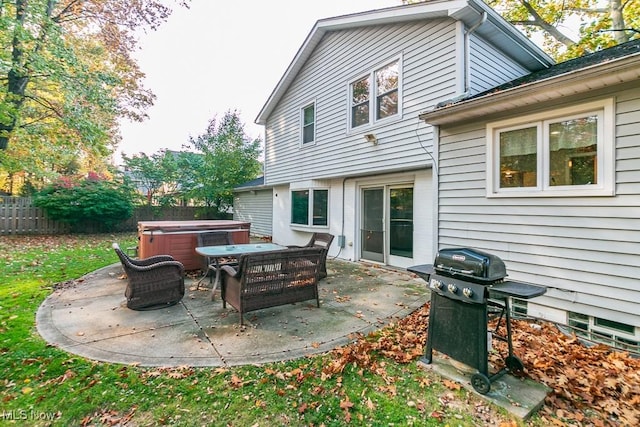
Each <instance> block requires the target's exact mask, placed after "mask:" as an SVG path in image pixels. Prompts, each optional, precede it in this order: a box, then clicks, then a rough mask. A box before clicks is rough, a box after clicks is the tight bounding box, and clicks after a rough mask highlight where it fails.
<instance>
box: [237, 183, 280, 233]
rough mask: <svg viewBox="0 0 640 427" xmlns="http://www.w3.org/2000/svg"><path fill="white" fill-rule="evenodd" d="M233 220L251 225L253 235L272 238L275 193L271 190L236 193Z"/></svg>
mask: <svg viewBox="0 0 640 427" xmlns="http://www.w3.org/2000/svg"><path fill="white" fill-rule="evenodd" d="M233 219H234V220H236V221H247V222H250V223H251V230H250V232H251V234H252V235H257V236H271V235H272V227H273V191H272V190H271V189H265V190H255V191H239V192H236V193H235V195H234V199H233Z"/></svg>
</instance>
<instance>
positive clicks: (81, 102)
mask: <svg viewBox="0 0 640 427" xmlns="http://www.w3.org/2000/svg"><path fill="white" fill-rule="evenodd" d="M166 1H169V0H166ZM166 1H165V2H166ZM171 1H179V0H171ZM185 1H188V0H185ZM180 3H181V4H184V2H180ZM169 13H170V9H169V7H168V6H165V5H164V4H163V2H162V0H158V1H156V0H130V1H121V0H13V1H2V2H1V3H0V83H1V84H2V86H0V88H1V89H0V152H3V157H4V158H1V157H0V160H2V161H3V163H2V167H0V169H4V163H5V161H9V160H13V161H14V163H15V162H19V163H21V164H22V170H23V171H25V172H26V174H27V178H30V179H33V180H37V179H42V180H43V181H45V180H46V179H50V178H51V177H55V176H57V175H58V174H60V173H61V172H62V171H63V170H64V169H65V168H67V166H68V164H69V163H70V162H71V161H72V160H74V161H76V162H78V161H79V162H80V163H81V164H82V165H83V167H84V168H85V169H86V170H85V172H88V171H89V170H91V165H93V166H96V165H101V164H104V163H105V162H104V159H105V158H106V157H107V156H108V155H110V154H111V152H112V149H113V147H114V145H115V144H117V142H118V119H119V118H128V119H131V120H142V119H144V118H145V117H146V114H145V110H146V108H148V107H149V106H150V105H152V104H153V101H154V95H153V94H152V93H151V92H150V91H149V90H147V89H145V88H144V87H143V86H142V84H141V82H142V79H143V77H144V74H143V73H142V72H141V71H140V69H139V67H138V65H137V63H136V62H135V60H134V59H133V58H132V57H131V55H130V54H131V52H133V51H134V50H135V49H136V47H137V40H136V38H135V33H134V32H135V31H139V30H141V29H146V28H151V29H155V28H156V27H157V26H158V25H160V24H161V23H162V22H164V21H165V20H166V18H167V17H168V15H169ZM15 167H16V166H14V168H15ZM3 172H5V173H9V172H7V171H6V170H3Z"/></svg>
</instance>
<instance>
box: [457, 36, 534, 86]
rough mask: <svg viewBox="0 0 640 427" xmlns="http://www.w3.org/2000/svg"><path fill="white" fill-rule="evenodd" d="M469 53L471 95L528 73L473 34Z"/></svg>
mask: <svg viewBox="0 0 640 427" xmlns="http://www.w3.org/2000/svg"><path fill="white" fill-rule="evenodd" d="M469 51H470V53H469V74H470V82H469V85H470V92H471V94H476V93H480V92H484V91H485V90H489V89H491V88H494V87H496V86H498V85H500V84H502V83H504V82H506V81H511V80H513V79H516V78H518V77H520V76H523V75H525V74H528V73H529V71H527V70H526V69H525V68H523V67H522V66H520V65H518V64H517V63H515V62H514V61H512V60H511V59H509V57H508V56H506V55H505V54H504V53H502V52H500V51H498V50H497V49H496V48H495V47H493V46H491V45H490V44H488V43H487V42H486V41H485V40H483V39H482V38H480V37H478V36H477V35H476V34H474V33H472V34H471V37H470V41H469Z"/></svg>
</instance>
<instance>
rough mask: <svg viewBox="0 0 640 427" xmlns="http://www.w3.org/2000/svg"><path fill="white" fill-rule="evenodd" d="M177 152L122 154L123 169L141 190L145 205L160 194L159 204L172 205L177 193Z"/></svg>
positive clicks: (177, 195)
mask: <svg viewBox="0 0 640 427" xmlns="http://www.w3.org/2000/svg"><path fill="white" fill-rule="evenodd" d="M177 156H178V154H177V153H175V152H173V151H168V150H162V151H160V152H159V153H155V154H152V155H151V156H148V155H146V154H145V153H140V154H136V155H133V156H132V157H127V156H126V155H124V154H123V155H122V161H123V162H124V166H125V170H126V171H127V172H128V176H129V178H130V179H131V180H132V181H133V183H135V185H136V186H137V187H138V188H139V189H141V190H143V192H144V196H145V197H146V201H147V205H149V206H151V205H152V204H153V203H154V201H155V199H156V197H158V196H160V204H161V205H173V204H174V203H175V198H176V197H179V194H177V180H178V160H177Z"/></svg>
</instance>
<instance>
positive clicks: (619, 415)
mask: <svg viewBox="0 0 640 427" xmlns="http://www.w3.org/2000/svg"><path fill="white" fill-rule="evenodd" d="M428 313H429V304H425V305H424V306H423V307H422V308H421V309H419V310H417V311H415V312H414V313H413V314H411V315H410V316H408V317H406V318H404V319H402V320H401V321H399V322H398V323H396V324H392V325H389V326H388V327H386V328H384V329H383V330H382V331H381V332H380V333H379V335H378V336H377V339H375V340H372V339H371V337H372V336H369V337H359V339H358V340H356V341H355V342H354V343H352V344H350V345H347V346H345V347H341V348H339V349H336V350H334V352H333V355H334V356H335V357H334V360H333V362H332V363H331V364H330V365H329V366H327V367H326V368H325V372H324V374H325V375H331V374H335V373H339V372H341V371H342V370H343V369H344V367H345V366H346V365H348V364H349V363H356V364H358V365H359V366H361V367H363V368H366V369H370V370H371V371H373V372H376V373H378V374H380V375H383V376H384V369H383V367H382V366H381V365H384V364H383V363H381V362H380V360H378V359H377V358H376V357H375V354H376V353H379V354H382V355H384V356H386V357H388V358H391V359H393V360H395V361H396V362H399V363H407V362H409V361H411V360H414V359H417V358H419V357H421V356H422V354H423V352H424V346H425V343H426V335H427V327H428V316H429V314H428ZM512 325H513V328H512V343H513V347H514V353H515V355H516V356H518V357H519V358H520V359H521V360H522V362H523V363H524V366H525V374H524V375H526V376H528V377H530V378H531V379H533V380H534V381H537V382H541V383H543V384H546V385H547V386H548V387H550V388H551V389H552V392H551V393H550V394H549V396H548V397H547V399H546V402H545V407H544V408H543V409H542V411H541V413H540V415H541V416H542V417H543V420H544V421H545V422H548V423H549V424H555V425H566V424H569V425H580V426H583V425H584V426H588V425H593V426H608V425H612V426H636V425H640V359H638V358H634V357H632V356H630V355H629V354H628V353H625V352H620V351H614V350H613V349H611V348H610V347H607V346H605V345H597V346H593V347H587V346H585V345H584V344H583V343H582V342H581V341H580V340H579V339H578V338H576V337H575V336H568V335H566V334H564V333H562V332H561V331H559V330H558V329H557V328H556V327H555V326H554V325H553V324H550V323H545V322H541V323H533V321H531V320H513V321H512ZM498 333H500V334H502V335H503V336H504V335H505V334H506V331H504V326H502V327H501V329H499V330H498ZM506 346H507V344H506V343H505V342H503V341H499V340H495V339H494V340H493V348H494V351H493V352H492V353H491V354H490V356H489V361H490V363H491V364H492V365H494V366H495V367H496V368H500V367H502V366H503V365H504V361H503V358H504V357H505V356H506V355H507V354H508V351H507V347H506Z"/></svg>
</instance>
